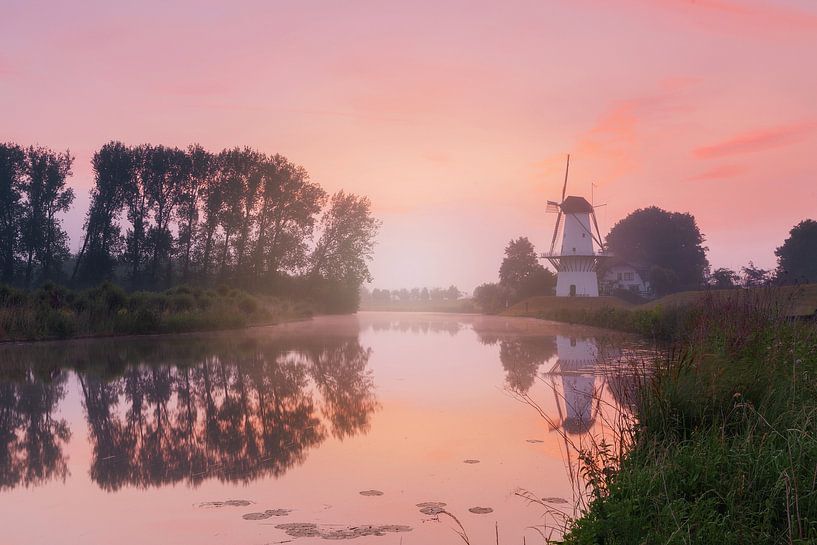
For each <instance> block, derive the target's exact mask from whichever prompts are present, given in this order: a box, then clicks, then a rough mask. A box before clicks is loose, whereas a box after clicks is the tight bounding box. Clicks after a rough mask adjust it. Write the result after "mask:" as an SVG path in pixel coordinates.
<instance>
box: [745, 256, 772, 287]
mask: <svg viewBox="0 0 817 545" xmlns="http://www.w3.org/2000/svg"><path fill="white" fill-rule="evenodd" d="M740 270H741V272H742V273H743V286H744V287H746V288H758V287H761V286H767V285H769V284H770V283H771V281H772V271H770V270H769V269H762V268H760V267H756V266H755V264H754V263H753V262H752V261H750V262H749V264H748V265H747V266H745V267H741V269H740Z"/></svg>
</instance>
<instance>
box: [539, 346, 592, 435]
mask: <svg viewBox="0 0 817 545" xmlns="http://www.w3.org/2000/svg"><path fill="white" fill-rule="evenodd" d="M556 350H557V354H558V360H557V361H556V364H555V365H554V366H553V368H552V369H551V370H550V373H551V374H554V375H558V377H559V379H560V380H561V383H562V395H561V396H560V399H558V398H557V400H556V401H557V407H558V409H559V421H560V424H561V427H562V429H564V431H566V432H567V433H569V434H571V435H578V434H583V433H587V431H588V430H589V429H590V427H591V426H592V425H593V422H594V421H595V420H596V415H597V413H598V411H599V409H600V407H599V396H598V395H597V392H596V373H595V368H596V363H597V362H598V345H597V343H596V341H595V339H590V338H584V339H582V338H576V337H565V336H562V335H558V336H557V337H556ZM594 400H595V407H594Z"/></svg>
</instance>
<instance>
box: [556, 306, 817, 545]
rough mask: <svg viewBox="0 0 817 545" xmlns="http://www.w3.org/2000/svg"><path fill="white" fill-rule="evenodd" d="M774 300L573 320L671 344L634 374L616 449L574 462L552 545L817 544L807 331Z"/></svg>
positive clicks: (813, 337) (815, 419) (816, 352)
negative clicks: (575, 471) (580, 501)
mask: <svg viewBox="0 0 817 545" xmlns="http://www.w3.org/2000/svg"><path fill="white" fill-rule="evenodd" d="M779 302H780V297H779V294H776V293H773V292H772V291H771V290H769V291H765V292H764V291H757V292H752V293H742V294H737V293H736V294H734V295H733V296H731V297H726V296H709V297H705V298H702V299H700V300H697V301H695V302H693V303H690V304H688V305H677V306H672V307H662V306H654V307H653V308H642V309H640V310H627V309H623V310H621V309H620V310H618V311H605V312H601V311H599V312H598V313H587V314H584V315H581V316H573V317H572V318H573V319H574V320H575V321H579V319H581V320H582V323H588V322H593V325H603V326H605V327H610V326H612V327H614V328H616V329H626V330H630V331H637V332H640V333H644V332H651V333H652V334H653V335H654V336H656V337H662V338H665V339H669V340H672V341H673V344H672V346H673V347H674V348H673V349H672V350H670V351H668V352H667V355H666V356H665V357H663V358H661V359H660V360H659V361H657V362H656V365H655V368H654V371H653V373H652V374H651V375H650V376H648V377H647V376H645V377H641V378H640V381H641V387H640V388H639V389H638V393H637V394H636V399H635V400H634V403H633V407H634V412H635V414H634V419H633V421H632V424H631V425H629V426H627V427H626V429H622V430H619V431H620V432H621V436H622V437H623V438H624V439H625V441H626V442H627V444H628V445H629V448H628V449H626V450H625V453H624V454H623V455H621V456H617V455H615V454H612V453H611V452H613V451H615V449H609V448H605V447H604V443H601V444H600V445H599V446H598V447H597V448H596V449H594V450H589V451H585V452H582V453H580V455H581V456H580V458H581V459H582V460H583V464H584V475H585V477H586V478H587V483H588V491H589V496H590V501H589V504H588V507H587V509H586V511H585V512H584V514H583V515H582V516H580V517H579V518H578V519H576V520H573V521H571V522H570V523H569V524H568V528H567V532H566V534H565V536H564V542H565V543H568V544H591V543H593V544H596V543H617V544H630V543H633V544H636V543H639V544H640V543H679V544H680V543H734V544H743V543H806V542H809V543H811V542H813V541H814V539H815V538H817V470H815V468H817V416H815V415H817V401H815V400H817V380H815V378H817V326H815V324H814V323H813V322H811V321H805V320H795V319H792V318H790V317H788V316H787V313H786V312H785V309H783V308H781V305H780V304H779ZM600 322H601V324H600Z"/></svg>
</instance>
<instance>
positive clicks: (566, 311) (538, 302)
mask: <svg viewBox="0 0 817 545" xmlns="http://www.w3.org/2000/svg"><path fill="white" fill-rule="evenodd" d="M758 298H762V299H766V300H768V302H769V304H774V305H775V308H776V309H777V310H778V311H779V313H780V314H781V316H783V317H791V318H803V317H809V316H814V315H815V313H817V284H807V285H803V286H785V287H780V288H756V289H750V290H745V289H735V290H717V291H715V290H713V291H687V292H682V293H676V294H673V295H668V296H666V297H662V298H660V299H656V300H654V301H650V302H648V303H645V304H641V305H633V304H631V303H628V302H626V301H623V300H622V299H619V298H617V297H594V298H590V297H575V298H573V297H570V298H568V297H553V296H541V297H531V298H530V299H526V300H524V301H521V302H519V303H517V304H515V305H513V306H512V307H511V308H509V309H508V310H507V311H505V312H503V315H507V316H529V317H534V318H541V319H546V320H555V321H559V322H568V323H577V324H584V325H592V326H596V327H603V328H607V329H615V330H619V331H627V332H630V333H638V334H640V335H643V336H645V337H648V338H651V339H657V340H662V341H678V340H682V339H683V338H684V336H685V334H686V332H687V330H688V329H689V328H690V327H693V326H694V325H695V323H696V321H697V319H698V317H697V316H696V312H700V311H702V309H703V308H704V306H705V303H707V302H708V301H726V302H729V303H730V304H740V303H741V302H746V303H747V304H751V303H752V301H755V300H756V299H758Z"/></svg>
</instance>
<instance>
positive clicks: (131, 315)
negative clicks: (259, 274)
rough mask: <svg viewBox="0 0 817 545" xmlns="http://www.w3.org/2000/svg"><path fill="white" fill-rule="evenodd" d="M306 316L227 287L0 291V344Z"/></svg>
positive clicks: (287, 304) (290, 305)
mask: <svg viewBox="0 0 817 545" xmlns="http://www.w3.org/2000/svg"><path fill="white" fill-rule="evenodd" d="M310 314H311V308H310V306H309V305H308V304H305V303H295V302H292V301H289V300H285V299H278V298H272V297H258V296H255V295H251V294H249V293H247V292H244V291H241V290H236V289H231V288H225V287H220V288H218V289H215V290H209V289H208V290H205V289H200V288H191V287H187V286H180V287H176V288H173V289H170V290H167V291H164V292H133V293H126V292H125V291H124V290H122V289H121V288H119V287H118V286H115V285H113V284H103V285H101V286H98V287H96V288H92V289H88V290H84V291H74V290H69V289H66V288H63V287H60V286H56V285H52V284H48V285H45V286H43V287H42V288H40V289H38V290H35V291H32V292H23V291H18V290H14V289H11V288H7V287H0V341H21V340H26V341H28V340H45V339H66V338H72V337H89V336H110V335H131V334H135V335H139V334H150V333H181V332H189V331H209V330H215V329H230V328H239V327H246V326H248V325H258V324H269V323H275V322H278V321H282V320H286V319H293V318H298V317H305V316H309V315H310Z"/></svg>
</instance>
